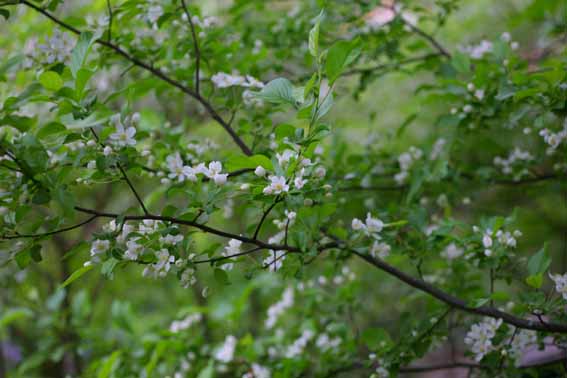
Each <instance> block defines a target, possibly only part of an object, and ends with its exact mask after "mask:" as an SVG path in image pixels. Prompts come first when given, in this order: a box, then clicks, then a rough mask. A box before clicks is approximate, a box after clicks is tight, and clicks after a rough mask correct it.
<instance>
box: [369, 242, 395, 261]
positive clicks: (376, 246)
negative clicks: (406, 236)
mask: <svg viewBox="0 0 567 378" xmlns="http://www.w3.org/2000/svg"><path fill="white" fill-rule="evenodd" d="M391 250H392V247H390V245H389V244H387V243H384V242H378V241H374V243H373V244H372V247H370V255H371V256H372V257H374V258H380V259H385V258H386V257H388V256H389V255H390V251H391Z"/></svg>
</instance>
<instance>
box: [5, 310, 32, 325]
mask: <svg viewBox="0 0 567 378" xmlns="http://www.w3.org/2000/svg"><path fill="white" fill-rule="evenodd" d="M31 316H33V312H32V311H31V310H29V309H27V308H10V309H6V310H5V311H4V313H3V314H2V317H0V331H1V330H3V329H4V328H6V327H7V326H9V325H10V324H12V323H14V322H16V321H18V320H20V319H24V318H29V317H31Z"/></svg>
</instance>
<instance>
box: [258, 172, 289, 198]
mask: <svg viewBox="0 0 567 378" xmlns="http://www.w3.org/2000/svg"><path fill="white" fill-rule="evenodd" d="M287 191H289V185H288V184H287V183H286V180H285V177H283V176H271V177H270V185H268V186H266V187H265V188H264V194H281V193H282V192H287Z"/></svg>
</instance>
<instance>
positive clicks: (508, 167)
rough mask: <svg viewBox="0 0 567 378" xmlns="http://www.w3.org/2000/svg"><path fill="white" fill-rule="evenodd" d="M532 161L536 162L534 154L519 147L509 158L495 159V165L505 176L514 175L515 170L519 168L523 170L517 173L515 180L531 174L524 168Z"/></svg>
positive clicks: (498, 157)
mask: <svg viewBox="0 0 567 378" xmlns="http://www.w3.org/2000/svg"><path fill="white" fill-rule="evenodd" d="M532 160H534V157H533V156H532V154H530V153H529V152H528V151H522V150H521V149H520V148H519V147H516V148H514V150H513V151H512V152H511V153H510V155H508V157H507V158H502V157H500V156H497V157H495V158H494V165H496V166H497V167H499V168H500V169H501V171H502V173H503V174H505V175H510V174H512V173H514V168H515V167H518V166H519V167H520V168H521V170H520V171H518V172H517V173H516V176H515V178H516V179H520V177H521V176H523V175H527V174H529V172H528V170H527V169H525V168H523V165H524V164H525V163H526V162H530V161H532Z"/></svg>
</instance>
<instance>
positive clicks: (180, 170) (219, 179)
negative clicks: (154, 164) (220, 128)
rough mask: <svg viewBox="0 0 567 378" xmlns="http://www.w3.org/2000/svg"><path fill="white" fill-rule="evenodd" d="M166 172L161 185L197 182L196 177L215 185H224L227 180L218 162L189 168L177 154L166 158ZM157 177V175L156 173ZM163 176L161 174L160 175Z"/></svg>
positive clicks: (226, 174)
mask: <svg viewBox="0 0 567 378" xmlns="http://www.w3.org/2000/svg"><path fill="white" fill-rule="evenodd" d="M166 164H167V170H168V171H169V173H168V174H167V177H163V178H162V179H161V182H162V184H169V183H171V181H176V182H178V183H182V182H184V181H193V182H195V181H197V180H198V176H197V175H203V176H205V177H207V178H209V179H211V180H212V181H213V182H214V183H215V184H217V185H224V184H225V183H226V181H227V179H228V173H223V172H222V163H221V162H219V161H212V162H210V163H209V165H208V166H206V165H205V164H204V163H199V164H197V165H196V166H190V165H187V164H185V163H184V162H183V159H181V155H180V154H179V152H176V153H175V154H172V155H169V156H167V158H166ZM158 175H159V173H158ZM161 175H162V176H163V175H164V174H163V173H162V174H161Z"/></svg>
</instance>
